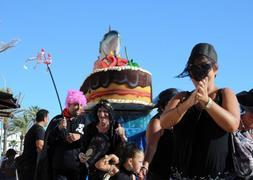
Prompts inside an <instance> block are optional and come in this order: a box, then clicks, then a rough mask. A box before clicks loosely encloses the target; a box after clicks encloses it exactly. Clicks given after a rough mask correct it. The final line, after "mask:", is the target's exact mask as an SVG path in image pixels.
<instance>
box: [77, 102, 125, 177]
mask: <svg viewBox="0 0 253 180" xmlns="http://www.w3.org/2000/svg"><path fill="white" fill-rule="evenodd" d="M93 115H94V118H95V121H94V122H92V123H91V124H89V125H88V126H86V127H85V128H84V136H83V139H82V144H83V148H82V153H80V154H79V159H80V161H81V162H82V163H83V164H85V166H86V169H88V170H89V180H92V179H94V180H95V179H96V180H97V179H102V178H103V175H104V174H105V173H104V172H102V171H99V170H98V169H96V168H95V163H96V162H97V161H98V160H99V159H100V158H101V157H103V156H104V155H105V154H112V153H114V152H115V150H116V149H117V148H118V147H119V146H120V145H121V144H123V143H125V142H126V141H127V138H126V136H125V129H124V128H123V127H121V126H120V124H118V123H117V122H115V120H114V118H113V108H112V106H111V104H110V103H109V102H108V101H107V100H100V101H99V102H98V104H97V105H96V106H95V108H94V110H93Z"/></svg>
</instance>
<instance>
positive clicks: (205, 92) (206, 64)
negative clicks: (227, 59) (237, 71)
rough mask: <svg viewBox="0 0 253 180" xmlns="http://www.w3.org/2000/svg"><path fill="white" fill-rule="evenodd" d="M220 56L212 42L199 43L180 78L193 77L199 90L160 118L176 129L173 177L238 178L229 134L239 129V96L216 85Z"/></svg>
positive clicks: (174, 103)
mask: <svg viewBox="0 0 253 180" xmlns="http://www.w3.org/2000/svg"><path fill="white" fill-rule="evenodd" d="M217 72H218V65H217V54H216V51H215V49H214V47H213V46H212V45H211V44H208V43H199V44H197V45H196V46H195V47H194V48H193V49H192V52H191V55H190V58H189V60H188V62H187V65H186V68H185V70H184V71H183V73H181V74H180V75H179V76H178V77H185V76H190V78H191V81H192V83H193V85H194V86H195V89H194V90H193V91H192V92H181V93H179V94H178V95H176V96H175V98H173V99H172V100H171V101H169V103H168V105H167V106H166V108H165V110H164V112H163V113H162V114H161V116H160V122H161V127H162V128H171V127H173V133H174V144H173V156H172V158H173V159H172V161H173V165H172V166H173V178H176V179H183V178H188V179H189V178H190V179H229V178H234V172H233V171H234V169H233V167H232V166H233V165H232V154H231V148H232V147H231V144H230V143H231V141H230V140H231V139H230V136H229V134H230V133H231V132H234V131H236V130H237V129H238V127H239V122H240V110H239V104H238V101H237V99H236V96H235V94H234V93H233V92H232V90H230V89H229V88H222V89H220V88H218V87H217V86H216V84H215V83H214V80H215V77H216V75H217Z"/></svg>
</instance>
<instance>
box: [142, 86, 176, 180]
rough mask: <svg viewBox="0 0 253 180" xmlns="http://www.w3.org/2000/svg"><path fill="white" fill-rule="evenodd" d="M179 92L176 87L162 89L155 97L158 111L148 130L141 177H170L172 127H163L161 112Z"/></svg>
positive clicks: (148, 179) (149, 179) (150, 179)
mask: <svg viewBox="0 0 253 180" xmlns="http://www.w3.org/2000/svg"><path fill="white" fill-rule="evenodd" d="M177 93H178V90H177V89H175V88H169V89H166V90H164V91H162V92H161V93H160V94H159V95H158V97H157V98H156V99H155V102H154V103H155V106H154V108H157V111H158V113H157V114H156V115H155V116H154V117H153V118H152V119H151V120H150V122H149V124H148V127H147V131H146V141H147V144H146V150H145V158H144V163H143V166H142V168H141V173H140V175H141V178H144V176H145V175H146V179H147V180H152V179H169V178H170V166H171V155H172V129H161V126H160V114H161V113H162V112H163V111H164V108H165V106H166V105H167V103H168V101H169V100H170V99H171V98H173V97H174V96H175V95H176V94H177Z"/></svg>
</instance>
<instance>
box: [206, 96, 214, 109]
mask: <svg viewBox="0 0 253 180" xmlns="http://www.w3.org/2000/svg"><path fill="white" fill-rule="evenodd" d="M212 103H213V100H212V99H211V98H210V97H208V101H207V104H206V106H205V109H209V108H210V107H211V105H212Z"/></svg>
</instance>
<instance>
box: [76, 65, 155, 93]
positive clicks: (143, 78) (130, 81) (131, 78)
mask: <svg viewBox="0 0 253 180" xmlns="http://www.w3.org/2000/svg"><path fill="white" fill-rule="evenodd" d="M110 83H116V84H127V85H128V87H129V88H135V87H137V86H141V87H147V86H151V75H150V74H148V73H146V72H143V71H140V70H121V71H117V70H108V71H100V72H97V73H94V74H92V75H90V76H89V77H88V78H87V79H85V81H84V83H83V85H82V86H81V91H83V92H84V93H85V94H86V93H87V92H88V91H89V90H95V89H97V88H99V87H104V88H106V87H108V86H109V85H110Z"/></svg>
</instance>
